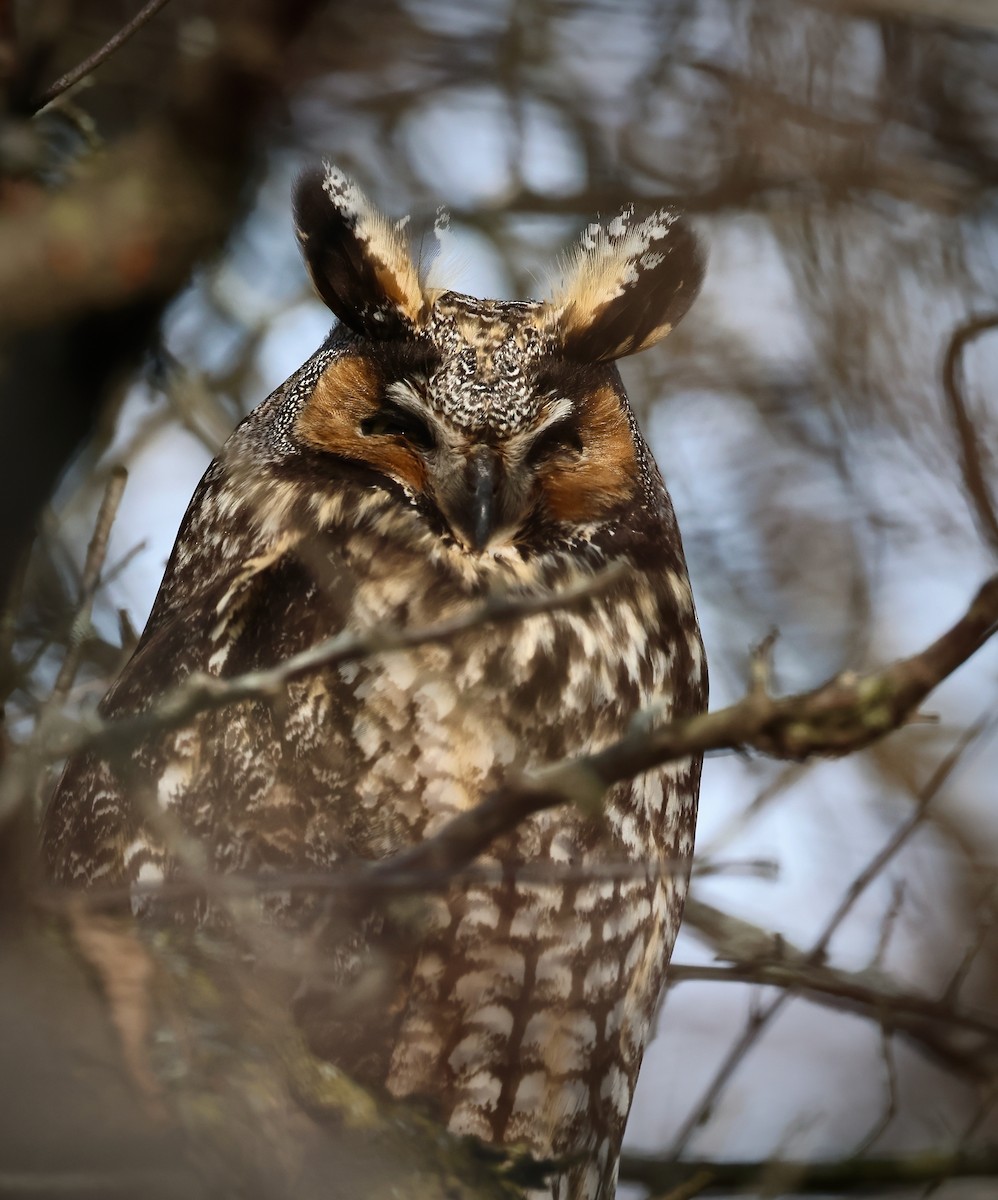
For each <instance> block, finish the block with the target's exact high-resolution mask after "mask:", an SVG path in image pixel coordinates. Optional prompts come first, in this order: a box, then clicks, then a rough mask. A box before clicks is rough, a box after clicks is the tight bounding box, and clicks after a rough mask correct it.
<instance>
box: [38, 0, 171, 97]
mask: <svg viewBox="0 0 998 1200" xmlns="http://www.w3.org/2000/svg"><path fill="white" fill-rule="evenodd" d="M168 3H169V0H148V3H147V4H146V5H144V6H143V7H142V8H141V9H140V10H139V11H138V12H137V13H136V14H135V16H134V17H132V19H131V20H130V21H128V22H127V23H126V24H125V25H122V27H121V28H120V29H119V30H118V32H117V33H116V34H114V35H113V37H110V38H108V40H107V41H106V42H105V43H104V45H103V46H101V48H100V49H99V50H95V51H94V53H93V54H91V55H90V56H89V57H88V58H85V59H84V60H83V62H81V63H79V64H78V65H77V66H75V67H74V68H73V69H72V70H71V71H67V72H66V74H65V75H60V77H59V78H58V79H57V80H56V81H55V83H53V84H52V85H51V87H48V88H46V90H45V91H44V92H43V93H42V95H41V97H40V98H39V108H41V107H42V106H43V105H45V104H50V103H51V102H52V101H53V100H54V99H55V98H56V97H57V96H61V95H62V93H63V92H68V91H69V89H70V88H71V87H72V86H73V85H74V84H76V83H79V82H80V80H81V79H83V78H84V77H85V76H87V75H89V74H90V73H91V72H92V71H95V70H96V69H97V68H98V67H99V66H100V65H101V63H103V62H105V61H106V60H107V59H109V58H110V57H111V55H112V54H113V53H114V52H115V51H116V50H117V49H119V48H120V47H121V46H123V45H124V44H125V42H127V41H128V39H129V38H130V37H131V36H132V34H134V33H138V31H139V30H140V29H141V28H142V26H143V25H145V24H146V22H147V21H149V20H150V19H151V18H152V17H154V16H155V15H156V14H157V13H158V12H159V10H160V9H161V8H165V7H166V5H167V4H168Z"/></svg>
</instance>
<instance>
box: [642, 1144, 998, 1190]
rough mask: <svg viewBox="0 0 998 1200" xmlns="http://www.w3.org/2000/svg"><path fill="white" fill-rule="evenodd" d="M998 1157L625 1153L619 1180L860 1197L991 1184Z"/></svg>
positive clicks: (655, 1187)
mask: <svg viewBox="0 0 998 1200" xmlns="http://www.w3.org/2000/svg"><path fill="white" fill-rule="evenodd" d="M995 1176H998V1157H996V1156H995V1155H993V1154H982V1155H964V1154H947V1153H935V1154H933V1153H926V1154H916V1155H912V1156H911V1157H910V1158H846V1159H827V1160H819V1161H816V1162H803V1161H799V1160H797V1161H794V1160H780V1159H770V1160H768V1161H767V1160H759V1161H732V1162H712V1161H710V1160H709V1159H683V1160H681V1161H677V1160H674V1159H663V1158H655V1157H653V1156H650V1155H643V1154H634V1153H628V1152H626V1151H625V1152H624V1154H623V1156H622V1157H621V1161H620V1178H621V1180H622V1181H626V1182H627V1183H638V1184H643V1185H644V1186H645V1187H646V1188H649V1189H651V1190H652V1191H653V1192H655V1193H656V1194H658V1193H665V1192H671V1191H673V1189H676V1188H682V1187H683V1186H684V1185H691V1184H693V1183H694V1182H696V1183H697V1184H698V1186H697V1189H696V1192H695V1193H693V1194H699V1193H701V1192H713V1191H753V1192H755V1191H759V1192H763V1193H764V1194H766V1195H781V1194H786V1193H793V1194H798V1193H814V1192H829V1193H832V1192H858V1191H864V1190H867V1189H870V1188H884V1187H888V1186H890V1185H891V1184H893V1185H900V1184H930V1183H940V1182H942V1181H943V1180H946V1179H972V1178H983V1179H992V1178H994V1177H995Z"/></svg>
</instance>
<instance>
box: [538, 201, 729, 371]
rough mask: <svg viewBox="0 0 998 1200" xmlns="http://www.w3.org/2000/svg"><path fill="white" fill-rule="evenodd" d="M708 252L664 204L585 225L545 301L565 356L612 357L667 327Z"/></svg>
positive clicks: (682, 309) (695, 286)
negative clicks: (641, 214)
mask: <svg viewBox="0 0 998 1200" xmlns="http://www.w3.org/2000/svg"><path fill="white" fill-rule="evenodd" d="M705 266H706V255H705V254H704V252H703V249H702V248H701V246H700V243H699V242H698V240H697V237H696V234H695V233H694V232H693V230H692V229H691V227H690V225H689V224H688V223H687V222H686V221H685V220H684V219H683V217H681V216H680V215H679V213H676V212H672V211H670V210H669V209H659V210H658V212H655V213H652V214H651V216H649V217H646V218H645V219H644V220H642V221H638V220H635V218H634V209H633V207H631V208H626V209H624V210H623V212H621V214H620V215H619V216H618V217H615V218H614V219H613V220H612V221H610V222H609V223H608V224H607V225H599V224H594V225H590V226H589V227H588V228H587V229H586V231H585V233H584V234H583V235H582V239H581V242H580V244H579V246H578V247H577V248H576V250H575V251H574V252H572V253H571V254H570V255H569V257H568V260H567V262H566V263H565V266H564V270H563V273H562V281H561V284H560V286H559V287H558V288H557V290H556V294H555V296H554V297H553V298H552V299H551V300H550V301H549V302H548V305H547V309H546V312H547V323H548V325H549V327H550V328H553V329H555V330H557V332H558V335H559V338H560V340H561V341H562V344H563V347H564V354H565V356H566V357H567V358H571V359H575V360H577V361H580V362H592V363H595V362H610V361H612V360H614V359H617V358H623V357H624V356H625V355H627V354H635V353H637V351H639V350H644V349H646V348H647V347H648V346H653V345H654V344H655V343H656V342H657V341H660V340H661V339H662V338H664V337H665V336H666V334H668V333H670V332H671V330H672V329H673V328H674V327H675V326H676V325H677V324H678V322H679V321H680V319H681V318H682V317H683V316H684V315H685V313H686V310H687V309H688V308H689V307H690V305H691V304H692V303H693V300H694V299H695V297H696V294H697V292H698V291H699V290H700V284H701V283H702V282H703V276H704V270H705Z"/></svg>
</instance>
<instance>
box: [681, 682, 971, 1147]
mask: <svg viewBox="0 0 998 1200" xmlns="http://www.w3.org/2000/svg"><path fill="white" fill-rule="evenodd" d="M909 661H910V660H909ZM993 727H994V720H993V719H988V720H985V719H981V720H979V721H978V722H976V723H975V725H974V726H972V727H971V729H970V730H968V731H967V733H966V734H965V735H964V736H963V737H962V738H960V740H959V741H958V742H957V744H956V746H954V748H953V749H952V750H951V751H950V753H949V754H948V755H947V756H946V757H945V758H944V759H943V761H942V763H940V765H939V766H938V767H937V768H936V770H935V771H934V772H933V774H932V776H931V778H930V779H929V781H928V782H927V783H926V785H925V786H924V787H923V788H922V790H921V792H920V794H919V797H918V804H917V806H916V808H915V811H914V812H913V813H912V815H911V816H910V817H909V818H908V820H906V821H904V822H903V823H902V824H901V825H900V826H899V827H898V829H897V830H896V831H895V832H894V834H893V835H892V836H891V837H890V838H889V839H888V840H887V842H886V843H885V844H884V845H883V846H882V847H881V849H880V850H878V851H877V853H876V854H875V855H874V856H873V858H871V859H870V861H869V862H868V863H867V865H866V866H865V867H864V868H863V869H862V870H861V871H860V872H859V874H858V875H857V876H856V877H855V879H854V880H853V881H852V883H851V884H850V885H849V887H848V888H847V889H846V892H845V895H844V896H843V897H842V899H841V901H840V902H839V904H838V905H837V906H836V908H835V911H834V912H833V913H832V915H831V917H829V919H828V921H827V922H826V924H825V927H824V928H823V929H822V931H821V933H820V934H819V935H818V938H817V940H816V941H815V943H814V945H813V946H812V947H811V949H810V951H808V953H807V954H806V956H805V962H806V963H807V965H808V966H819V965H822V964H823V962H824V957H825V952H826V951H827V949H828V945H829V943H830V942H831V940H832V937H833V936H834V934H835V932H836V930H837V929H838V928H839V926H840V925H841V924H842V922H843V921H844V920H845V918H846V917H847V916H848V915H849V913H850V912H851V911H852V908H853V906H854V905H855V903H856V901H857V900H858V899H859V898H860V896H861V895H862V894H863V892H864V891H865V890H866V889H867V887H869V885H870V883H872V881H873V880H874V879H876V878H877V876H878V875H879V874H880V873H881V871H883V869H884V868H885V867H886V865H887V864H888V863H889V862H890V860H891V859H892V858H893V857H894V856H895V855H896V854H897V853H898V851H899V850H900V849H901V848H902V846H904V845H905V843H906V842H907V841H908V839H909V838H910V837H911V835H912V834H913V833H914V832H915V830H916V829H917V828H918V827H919V826H920V825H921V823H922V822H923V821H924V819H925V816H926V813H927V810H928V806H929V805H930V804H931V803H932V801H933V800H934V799H935V797H936V796H937V795H938V793H939V790H940V789H941V788H942V786H943V784H944V783H945V782H946V780H947V779H949V777H950V775H951V774H952V773H953V771H954V769H955V768H956V765H957V763H959V762H960V761H961V759H962V758H963V755H964V754H965V752H966V750H967V748H968V747H969V746H970V745H971V743H972V742H974V741H976V740H977V739H978V738H979V737H980V736H981V734H982V733H983V732H984V731H985V730H986V729H991V728H993ZM793 995H794V993H793V992H791V991H784V992H782V993H781V994H780V995H778V996H777V997H776V998H775V999H774V1000H772V1001H771V1002H770V1003H769V1004H768V1005H767V1006H766V1007H760V1008H758V1009H755V1008H753V1010H752V1012H751V1013H750V1014H749V1019H748V1021H747V1022H746V1025H745V1028H744V1029H743V1030H742V1033H741V1034H740V1035H739V1037H738V1039H737V1040H736V1041H735V1043H734V1045H733V1046H732V1047H731V1048H730V1050H729V1051H728V1053H727V1054H726V1055H725V1057H724V1059H723V1061H722V1062H721V1064H720V1066H719V1067H718V1068H717V1070H716V1071H715V1073H714V1076H713V1078H712V1079H711V1081H710V1083H709V1084H708V1085H707V1087H706V1088H705V1090H704V1092H703V1094H702V1095H701V1097H700V1099H699V1101H698V1102H697V1104H696V1105H695V1107H694V1108H693V1109H692V1110H691V1111H690V1113H689V1114H688V1116H687V1118H686V1120H685V1121H684V1122H683V1124H682V1126H681V1127H680V1129H679V1132H678V1133H677V1135H676V1139H675V1141H674V1142H673V1146H672V1154H673V1156H674V1157H677V1158H678V1156H679V1155H680V1154H681V1153H682V1150H683V1147H684V1146H685V1145H686V1144H687V1142H688V1141H689V1139H690V1138H691V1137H692V1135H693V1133H694V1132H695V1131H696V1129H697V1128H698V1127H699V1126H700V1125H701V1124H702V1122H703V1121H704V1120H705V1119H706V1117H707V1115H708V1114H709V1113H710V1112H711V1110H712V1109H713V1108H714V1106H715V1105H716V1103H717V1099H718V1097H719V1096H720V1094H721V1092H723V1091H724V1089H725V1088H726V1087H727V1085H728V1083H729V1081H730V1079H731V1077H732V1076H733V1075H734V1072H735V1071H736V1070H737V1069H738V1067H739V1065H740V1064H741V1062H742V1060H743V1059H744V1058H745V1056H746V1054H748V1052H749V1050H750V1049H751V1048H752V1046H753V1045H754V1044H755V1042H756V1041H757V1040H758V1038H759V1036H760V1034H761V1033H762V1032H763V1031H764V1030H765V1029H766V1028H767V1027H768V1026H769V1024H770V1023H771V1022H772V1020H773V1018H774V1017H775V1016H776V1015H777V1014H778V1013H779V1012H780V1011H781V1010H782V1009H783V1008H784V1006H785V1005H786V1004H787V1002H788V1001H789V1000H790V999H791V998H792V997H793Z"/></svg>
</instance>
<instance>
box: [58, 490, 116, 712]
mask: <svg viewBox="0 0 998 1200" xmlns="http://www.w3.org/2000/svg"><path fill="white" fill-rule="evenodd" d="M127 482H128V472H127V471H126V470H125V468H124V467H121V466H118V467H115V468H114V469H113V470H112V471H111V474H110V477H109V478H108V481H107V486H106V487H105V489H104V496H103V499H102V500H101V504H100V509H99V510H98V512H97V520H96V522H95V524H94V532H93V535H92V536H91V538H90V545H89V546H88V547H87V557H86V560H85V561H84V564H83V577H82V578H81V580H80V594H79V597H78V599H77V605H76V613H75V615H74V617H73V624H72V628H71V629H70V633H69V639H68V645H67V647H66V656H65V658H63V660H62V666H61V667H60V668H59V674H58V676H57V678H56V681H55V685H54V686H53V688H52V694H51V696H50V697H49V703H56V704H58V703H61V702H62V701H63V700H65V698H66V695H67V693H68V692H69V689H70V688H71V687H72V686H73V680H74V679H75V678H76V672H77V671H78V670H79V666H80V654H81V652H82V650H83V646H84V645H85V643H86V640H87V637H88V635H89V633H90V618H91V616H92V615H93V608H94V597H95V596H96V595H97V588H98V586H99V584H100V577H101V571H102V570H103V569H104V563H105V561H106V559H107V548H108V543H109V541H110V538H111V528H112V526H113V525H114V520H115V517H117V515H118V508H119V506H120V504H121V498H122V496H123V495H124V494H125V485H126V483H127Z"/></svg>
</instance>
